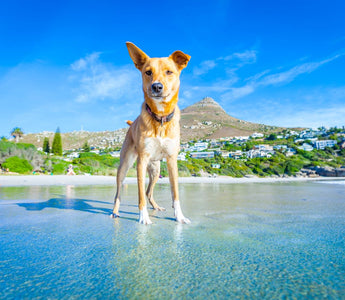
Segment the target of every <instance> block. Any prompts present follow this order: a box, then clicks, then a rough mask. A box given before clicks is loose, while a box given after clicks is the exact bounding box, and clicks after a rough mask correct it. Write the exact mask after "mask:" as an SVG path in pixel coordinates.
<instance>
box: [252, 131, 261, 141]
mask: <svg viewBox="0 0 345 300" xmlns="http://www.w3.org/2000/svg"><path fill="white" fill-rule="evenodd" d="M250 137H251V138H253V139H256V138H263V137H264V134H263V133H258V132H254V133H253V134H252V135H251V136H250Z"/></svg>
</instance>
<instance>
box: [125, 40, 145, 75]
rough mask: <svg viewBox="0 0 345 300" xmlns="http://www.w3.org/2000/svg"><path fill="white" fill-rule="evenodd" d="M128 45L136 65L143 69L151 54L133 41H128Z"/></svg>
mask: <svg viewBox="0 0 345 300" xmlns="http://www.w3.org/2000/svg"><path fill="white" fill-rule="evenodd" d="M126 45H127V49H128V52H129V56H130V57H131V59H132V60H133V62H134V65H135V67H136V68H137V69H139V70H140V71H141V69H142V68H143V66H144V64H145V62H146V61H147V60H148V59H149V56H147V55H146V54H145V53H144V52H143V51H142V50H140V49H139V48H138V47H137V46H135V45H134V44H133V43H131V42H127V43H126Z"/></svg>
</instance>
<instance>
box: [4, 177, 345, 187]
mask: <svg viewBox="0 0 345 300" xmlns="http://www.w3.org/2000/svg"><path fill="white" fill-rule="evenodd" d="M319 180H323V181H324V180H327V181H333V180H345V177H316V178H309V177H283V178H271V177H264V178H258V177H251V178H246V177H242V178H233V177H225V176H224V177H179V183H220V184H226V183H229V184H234V183H274V182H296V181H319ZM147 181H148V179H147ZM136 182H137V179H136V178H135V177H126V179H125V181H124V184H135V183H136ZM159 183H162V184H167V183H169V178H167V177H165V178H160V179H159V180H158V184H159ZM113 184H116V177H115V176H90V175H89V176H88V175H76V176H68V175H10V176H0V187H1V186H30V185H113Z"/></svg>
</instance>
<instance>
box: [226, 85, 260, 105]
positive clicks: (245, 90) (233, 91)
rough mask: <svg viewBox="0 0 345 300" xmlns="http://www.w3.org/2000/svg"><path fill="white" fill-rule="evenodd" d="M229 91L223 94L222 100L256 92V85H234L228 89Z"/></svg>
mask: <svg viewBox="0 0 345 300" xmlns="http://www.w3.org/2000/svg"><path fill="white" fill-rule="evenodd" d="M228 90H229V91H228V92H226V93H224V94H222V95H221V99H222V101H230V100H235V99H238V98H241V97H244V96H247V95H249V94H251V93H253V92H254V90H255V89H254V86H252V85H251V84H248V85H245V86H242V87H238V88H236V87H232V88H229V89H228Z"/></svg>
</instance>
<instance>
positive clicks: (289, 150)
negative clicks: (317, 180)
mask: <svg viewBox="0 0 345 300" xmlns="http://www.w3.org/2000/svg"><path fill="white" fill-rule="evenodd" d="M296 153H297V151H296V150H295V149H294V148H287V149H286V151H285V153H284V154H285V156H287V157H289V156H292V155H295V154H296Z"/></svg>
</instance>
